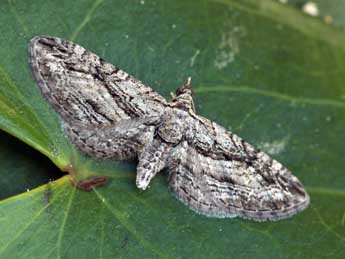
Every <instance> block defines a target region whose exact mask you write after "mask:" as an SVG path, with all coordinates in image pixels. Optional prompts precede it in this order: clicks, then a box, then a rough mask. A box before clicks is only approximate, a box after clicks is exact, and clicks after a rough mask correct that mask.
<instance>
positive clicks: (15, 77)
mask: <svg viewBox="0 0 345 259" xmlns="http://www.w3.org/2000/svg"><path fill="white" fill-rule="evenodd" d="M0 24H3V25H5V26H2V33H1V34H0V44H1V48H0V56H1V61H0V127H1V128H2V129H3V130H4V131H6V132H8V133H10V134H12V135H14V136H16V137H17V138H19V139H20V140H22V141H24V142H25V143H27V144H28V145H30V146H31V147H33V148H34V149H36V150H38V151H40V152H41V153H43V154H44V155H46V156H47V157H48V158H49V159H51V161H52V162H53V163H55V164H56V165H57V166H58V167H59V168H60V169H61V170H67V171H69V173H70V175H68V176H64V177H62V178H60V179H59V180H57V181H54V182H51V183H48V184H46V185H43V186H41V187H39V188H37V189H35V190H32V191H30V192H25V193H23V194H20V195H17V196H14V197H11V198H8V199H5V200H3V201H0V228H1V231H0V257H2V258H55V257H57V258H95V257H99V258H326V257H327V258H328V257H331V258H341V257H343V254H344V249H345V206H344V198H345V191H344V184H345V174H344V173H343V170H344V159H343V154H344V151H345V150H344V145H343V143H344V142H345V135H344V134H343V131H344V126H345V125H344V121H345V87H344V72H343V69H344V67H345V66H344V65H345V64H344V63H345V62H344V60H345V47H344V44H343V43H344V42H345V41H344V40H345V36H344V34H343V32H342V31H338V30H337V29H335V28H332V27H330V26H327V25H325V24H323V23H322V22H321V21H320V20H317V19H313V18H311V17H308V16H306V15H303V14H302V13H301V12H300V11H298V10H294V9H292V8H289V7H288V6H286V5H282V4H279V3H277V2H275V1H264V0H245V1H235V0H213V1H212V0H204V1H201V2H199V1H183V0H177V1H149V0H145V1H140V0H138V1H130V2H129V1H125V0H123V1H120V0H118V1H110V0H108V1H106V0H96V1H88V0H85V1H67V0H63V1H43V0H37V1H35V2H31V1H24V0H17V1H8V2H4V3H2V4H1V5H0ZM39 34H48V35H52V36H58V37H63V38H67V39H70V40H73V41H75V42H77V43H79V44H80V45H82V46H84V47H86V48H87V49H90V50H92V51H94V52H95V53H98V54H99V55H100V56H101V57H103V58H104V59H106V60H108V61H110V62H111V63H113V64H116V65H118V66H120V67H121V68H122V69H124V70H126V71H127V72H129V73H131V74H133V75H135V76H136V77H137V78H139V79H141V80H142V81H143V82H145V83H147V84H148V85H150V86H152V87H153V88H154V89H156V90H157V91H158V92H159V93H160V94H162V95H163V96H165V97H167V98H168V96H169V93H170V92H171V91H174V90H175V88H176V87H178V86H179V85H181V84H182V83H183V81H184V80H185V79H186V78H187V76H192V78H193V81H192V87H193V88H194V91H195V101H196V109H197V111H198V113H200V114H201V115H204V116H206V117H208V118H210V119H212V120H214V121H216V122H218V123H219V124H221V125H223V126H225V127H226V128H229V129H231V130H232V131H233V132H234V133H236V134H238V135H240V136H242V137H243V138H245V139H246V140H248V141H249V142H250V143H253V144H254V145H255V146H258V147H260V148H262V149H263V150H265V151H266V152H268V153H270V154H271V155H272V157H274V158H276V159H278V160H279V161H281V162H283V164H285V165H286V166H287V167H288V168H290V169H291V170H292V171H293V172H294V174H295V175H297V176H298V177H299V179H300V180H301V181H302V182H303V183H304V184H305V186H306V187H307V190H308V192H309V194H310V196H311V205H310V207H309V208H308V209H307V210H305V211H303V212H301V213H299V214H298V215H296V216H294V217H292V218H291V219H287V220H283V221H279V222H272V223H257V222H251V221H246V220H241V219H214V218H207V217H204V216H200V215H198V214H196V213H194V212H193V211H191V210H189V209H188V208H187V207H186V206H184V205H183V204H181V203H180V202H178V201H177V200H175V199H174V197H173V196H172V195H171V193H170V192H169V191H168V186H167V183H166V173H164V172H163V173H161V174H160V175H159V176H158V177H156V178H155V179H154V180H153V182H152V184H151V188H150V189H149V190H147V191H144V192H142V191H139V190H138V189H136V187H135V163H128V162H116V161H96V160H93V159H91V158H89V157H86V156H84V155H82V154H80V153H79V151H77V150H76V149H75V148H74V147H73V145H72V144H71V143H70V142H69V140H68V139H67V138H66V137H65V135H64V133H63V130H62V129H61V123H60V120H59V117H58V116H57V114H56V113H55V112H54V111H53V109H52V108H51V107H50V106H49V104H48V103H47V102H46V101H45V100H44V99H43V97H42V96H41V95H40V92H39V89H38V87H37V85H36V83H35V82H34V81H33V79H32V77H31V75H30V71H29V68H28V64H27V59H28V55H27V50H26V49H27V43H28V41H29V39H30V38H31V37H32V36H34V35H39ZM17 152H18V153H20V152H21V149H20V148H18V150H17ZM0 154H1V152H0ZM8 159H15V155H14V156H13V158H10V157H9V158H8ZM12 161H13V160H12ZM12 167H13V168H14V167H15V164H13V165H12ZM33 168H35V167H33ZM33 168H32V167H30V166H28V167H27V170H28V173H30V175H36V174H37V172H36V170H35V169H33ZM5 171H6V170H5ZM5 171H3V170H1V171H0V174H1V176H2V177H6V172H5ZM48 173H49V172H47V174H48ZM90 176H108V177H109V178H110V181H109V182H108V183H107V184H106V185H104V186H102V187H99V188H97V189H94V190H93V191H92V192H84V191H80V190H78V189H75V188H74V187H73V184H72V182H74V181H77V180H80V179H85V178H88V177H90ZM43 178H44V177H42V179H43ZM43 182H44V181H43ZM0 184H2V183H1V182H0ZM16 184H17V183H16V181H13V182H12V185H13V186H16ZM0 186H1V185H0Z"/></svg>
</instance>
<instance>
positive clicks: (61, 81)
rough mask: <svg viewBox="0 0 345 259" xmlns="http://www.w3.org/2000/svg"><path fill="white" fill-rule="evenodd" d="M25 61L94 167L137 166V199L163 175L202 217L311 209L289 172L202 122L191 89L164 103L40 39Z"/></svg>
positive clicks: (73, 51) (107, 68)
mask: <svg viewBox="0 0 345 259" xmlns="http://www.w3.org/2000/svg"><path fill="white" fill-rule="evenodd" d="M29 55H30V65H31V68H32V71H33V75H34V78H35V80H36V81H37V83H38V86H39V88H40V89H41V92H42V94H43V96H44V97H45V98H46V100H47V101H48V102H49V103H50V104H51V105H52V106H53V107H54V109H55V110H56V111H57V112H58V113H59V115H60V117H61V119H62V122H63V127H64V130H65V132H66V134H67V135H68V137H69V138H70V140H71V142H72V143H74V144H75V145H76V146H77V147H78V148H79V149H80V150H81V151H82V152H84V153H86V154H88V155H90V156H92V157H95V158H97V159H118V160H130V159H137V160H138V165H137V175H136V185H137V187H138V188H139V189H142V190H145V189H146V188H147V187H148V186H149V183H150V181H151V179H152V178H153V177H154V176H155V175H156V174H157V173H158V172H160V171H161V170H163V169H167V172H168V184H169V186H170V188H171V190H172V192H173V193H174V194H175V196H176V197H177V198H178V199H179V200H181V201H182V202H183V203H185V204H186V205H187V206H188V207H189V208H191V209H193V210H194V211H196V212H198V213H200V214H203V215H207V216H211V217H219V218H223V217H228V218H232V217H242V218H246V219H252V220H256V221H267V220H272V221H273V220H279V219H284V218H287V217H290V216H292V215H294V214H296V213H297V212H299V211H301V210H303V209H305V208H306V207H307V206H308V204H309V196H308V194H307V193H306V191H305V189H304V188H303V185H302V184H301V182H300V181H299V180H298V179H297V178H296V177H295V176H294V175H292V173H291V172H290V171H289V170H288V169H287V168H285V167H284V166H283V165H281V164H280V163H279V162H277V161H276V160H274V159H272V158H270V157H269V156H268V155H267V154H265V153H264V152H262V151H259V150H256V149H255V148H254V147H253V146H252V145H250V144H248V143H247V142H245V141H244V140H242V139H241V138H240V137H238V136H236V135H235V134H233V133H231V132H229V131H227V130H226V129H224V128H223V127H221V126H219V125H218V124H216V123H215V122H213V121H210V120H208V119H206V118H204V117H202V116H200V115H198V114H196V111H195V108H194V104H193V99H192V91H191V88H190V79H188V80H187V81H186V83H185V84H184V85H183V86H182V87H180V88H179V89H178V90H177V91H176V95H175V96H174V97H173V98H172V99H171V100H170V101H167V100H166V99H165V98H163V97H162V96H161V95H159V94H158V93H157V92H155V91H154V90H153V89H152V88H150V87H148V86H146V85H144V84H143V83H142V82H140V81H139V80H137V79H135V78H134V77H132V76H131V75H129V74H127V73H126V72H124V71H123V70H121V69H119V68H117V67H115V66H113V65H112V64H109V63H107V62H106V61H104V60H103V59H102V58H100V57H99V56H97V55H96V54H94V53H92V52H90V51H88V50H86V49H84V48H83V47H81V46H79V45H77V44H74V43H72V42H70V41H67V40H63V39H60V38H56V37H50V36H36V37H34V38H33V39H31V41H30V44H29Z"/></svg>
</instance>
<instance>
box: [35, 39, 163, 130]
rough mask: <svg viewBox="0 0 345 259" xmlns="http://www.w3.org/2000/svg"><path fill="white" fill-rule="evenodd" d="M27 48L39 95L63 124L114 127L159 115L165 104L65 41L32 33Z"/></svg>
mask: <svg viewBox="0 0 345 259" xmlns="http://www.w3.org/2000/svg"><path fill="white" fill-rule="evenodd" d="M29 52H30V53H29V54H30V64H31V68H32V71H33V75H34V77H35V79H36V81H37V82H38V84H39V86H40V88H41V91H42V93H43V95H44V96H45V97H46V98H47V99H48V101H49V102H50V103H51V104H52V105H53V106H54V108H55V110H56V111H57V112H58V113H59V114H60V115H61V116H62V118H63V121H64V122H65V123H69V124H71V125H72V124H73V123H74V122H73V121H76V122H82V123H87V124H91V125H114V123H115V122H118V121H120V120H128V119H130V118H138V117H145V116H147V115H149V116H154V115H156V114H159V113H160V112H161V111H162V109H163V108H164V107H163V106H164V105H165V104H166V100H165V99H164V98H163V97H162V96H160V95H159V94H158V93H156V92H155V91H153V90H152V89H151V88H150V87H148V86H145V85H144V84H143V83H141V82H140V81H139V80H137V79H135V78H133V77H132V76H130V75H128V74H127V73H126V72H124V71H122V70H120V69H118V68H116V67H115V66H113V65H111V64H109V63H107V62H105V61H104V60H102V59H101V58H100V57H98V56H97V55H96V54H94V53H92V52H90V51H87V50H86V49H84V48H83V47H81V46H79V45H77V44H74V43H72V42H70V41H67V40H63V39H60V38H55V37H50V36H37V37H34V38H33V39H32V40H31V41H30V45H29Z"/></svg>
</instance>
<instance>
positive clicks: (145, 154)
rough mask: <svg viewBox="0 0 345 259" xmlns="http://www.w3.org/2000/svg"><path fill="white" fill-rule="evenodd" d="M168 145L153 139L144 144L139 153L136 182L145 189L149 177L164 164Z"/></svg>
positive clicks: (168, 150) (168, 148) (149, 179)
mask: <svg viewBox="0 0 345 259" xmlns="http://www.w3.org/2000/svg"><path fill="white" fill-rule="evenodd" d="M169 152H170V145H169V144H167V143H165V142H162V141H161V140H160V139H154V140H153V141H152V142H149V143H147V144H146V145H145V147H144V149H143V151H142V153H141V154H140V155H139V163H138V166H137V179H136V184H137V187H138V188H139V189H142V190H145V189H146V188H147V187H148V185H149V183H150V181H151V179H152V178H153V177H154V176H155V175H156V174H157V173H158V172H159V171H161V170H162V169H163V168H164V167H165V166H166V161H167V157H168V155H169Z"/></svg>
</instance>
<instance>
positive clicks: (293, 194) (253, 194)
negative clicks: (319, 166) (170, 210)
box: [169, 117, 309, 221]
mask: <svg viewBox="0 0 345 259" xmlns="http://www.w3.org/2000/svg"><path fill="white" fill-rule="evenodd" d="M199 118H200V119H201V121H202V123H201V124H199V126H197V129H198V130H199V133H200V131H201V134H195V135H194V138H193V139H192V140H189V141H184V142H183V143H182V144H180V145H179V146H178V147H177V148H176V149H175V150H174V152H173V154H172V156H171V158H170V161H169V184H170V186H171V188H172V190H173V191H174V193H175V194H176V196H177V198H178V199H180V200H181V201H183V202H184V203H185V204H187V205H188V206H189V207H191V208H192V209H193V210H195V211H196V212H198V213H200V214H204V215H207V216H212V217H236V216H239V217H242V218H248V219H252V220H257V221H265V220H279V219H283V218H287V217H289V216H291V215H293V214H295V213H297V212H298V211H301V210H303V209H304V208H306V207H307V206H308V204H309V196H308V194H307V193H306V192H305V190H304V188H303V186H302V184H301V183H300V182H299V180H298V179H297V178H296V177H295V176H293V175H292V174H291V172H290V171H288V170H287V169H286V168H285V167H283V166H282V165H281V164H280V163H279V162H277V161H276V160H273V159H271V158H270V157H269V156H268V155H266V154H265V153H263V152H260V151H256V150H255V149H254V148H253V147H252V146H251V145H250V144H248V143H246V142H244V141H243V140H242V139H241V138H239V137H238V136H236V135H234V134H232V133H230V132H227V131H226V130H225V129H224V128H222V127H221V126H219V125H217V124H216V123H214V122H210V121H208V120H207V119H204V118H201V117H199ZM204 130H207V131H208V134H205V132H202V131H204ZM205 137H206V138H207V139H205Z"/></svg>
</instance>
